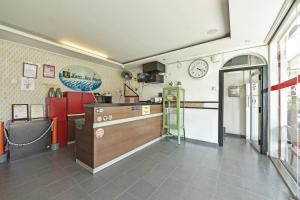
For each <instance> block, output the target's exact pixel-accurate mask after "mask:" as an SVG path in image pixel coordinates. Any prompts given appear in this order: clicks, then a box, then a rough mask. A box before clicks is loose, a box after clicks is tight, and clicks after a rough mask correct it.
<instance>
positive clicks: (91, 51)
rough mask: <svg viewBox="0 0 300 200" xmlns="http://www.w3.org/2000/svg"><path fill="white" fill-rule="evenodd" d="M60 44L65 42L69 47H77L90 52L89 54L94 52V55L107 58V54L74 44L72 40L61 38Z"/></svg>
mask: <svg viewBox="0 0 300 200" xmlns="http://www.w3.org/2000/svg"><path fill="white" fill-rule="evenodd" d="M61 43H62V44H65V45H67V46H70V47H73V48H75V49H78V50H81V51H85V52H87V53H91V54H94V55H96V56H101V57H103V58H108V56H107V55H106V54H103V53H101V52H99V51H95V50H92V49H89V48H86V47H83V46H80V45H78V44H74V43H73V42H69V41H66V40H63V41H61Z"/></svg>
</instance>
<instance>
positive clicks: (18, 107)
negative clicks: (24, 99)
mask: <svg viewBox="0 0 300 200" xmlns="http://www.w3.org/2000/svg"><path fill="white" fill-rule="evenodd" d="M28 119H29V116H28V104H12V121H15V120H28Z"/></svg>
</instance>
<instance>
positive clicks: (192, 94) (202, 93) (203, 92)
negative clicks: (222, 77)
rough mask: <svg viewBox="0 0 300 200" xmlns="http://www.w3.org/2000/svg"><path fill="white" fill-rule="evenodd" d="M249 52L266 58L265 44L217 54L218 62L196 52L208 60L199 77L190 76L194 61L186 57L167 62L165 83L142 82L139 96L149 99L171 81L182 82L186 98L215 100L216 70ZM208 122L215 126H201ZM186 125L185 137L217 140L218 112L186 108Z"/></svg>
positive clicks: (135, 72)
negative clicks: (206, 71) (202, 73)
mask: <svg viewBox="0 0 300 200" xmlns="http://www.w3.org/2000/svg"><path fill="white" fill-rule="evenodd" d="M252 53H253V54H259V55H261V56H263V57H264V58H266V60H267V58H268V47H267V46H261V47H255V48H250V49H243V50H239V51H232V52H224V53H222V54H218V55H216V56H217V57H218V58H219V61H218V62H212V60H211V56H207V57H201V55H199V56H197V58H202V59H204V60H206V61H207V62H208V64H209V71H208V73H207V75H206V76H205V77H203V78H201V79H198V80H195V79H192V78H191V77H190V76H189V74H188V67H189V65H190V64H191V62H192V61H193V60H190V59H188V58H187V60H188V61H182V62H178V63H172V64H167V65H166V79H165V83H164V84H147V85H145V86H144V89H143V92H142V93H141V94H140V99H141V100H148V99H150V98H151V97H154V96H157V95H158V93H159V92H162V89H163V88H164V87H165V86H167V85H168V83H169V82H170V81H173V82H176V81H181V82H182V85H183V86H182V87H184V88H185V90H186V101H218V98H219V96H218V95H219V92H218V84H219V70H220V69H221V67H222V66H223V65H224V63H225V62H226V61H228V60H229V59H231V58H233V57H235V56H238V55H242V54H252ZM195 59H196V58H195ZM128 69H129V70H130V71H131V72H133V76H134V77H136V75H137V73H138V72H141V71H142V68H141V67H139V68H131V69H130V68H128ZM131 85H132V87H133V88H137V89H138V88H139V89H140V91H142V89H141V88H142V87H141V85H139V84H138V83H137V82H136V81H134V80H133V81H131ZM200 116H201V117H200ZM188 119H192V120H193V123H189V122H187V121H188ZM210 122H211V123H210ZM208 124H210V126H213V127H214V128H209V127H208V128H207V129H206V128H205V129H204V128H202V127H207V126H208ZM185 126H186V129H187V133H186V136H187V137H188V138H194V139H198V140H203V141H207V142H212V143H218V128H217V127H218V115H216V113H215V110H204V109H197V110H195V111H186V124H185Z"/></svg>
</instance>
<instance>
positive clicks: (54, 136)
mask: <svg viewBox="0 0 300 200" xmlns="http://www.w3.org/2000/svg"><path fill="white" fill-rule="evenodd" d="M52 122H53V124H52V137H51V150H52V151H55V150H58V149H59V143H58V142H57V117H54V118H53V119H52Z"/></svg>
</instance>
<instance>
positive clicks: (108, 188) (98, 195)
mask: <svg viewBox="0 0 300 200" xmlns="http://www.w3.org/2000/svg"><path fill="white" fill-rule="evenodd" d="M123 192H124V190H123V188H122V187H120V186H118V185H116V184H115V183H113V182H109V183H108V184H106V185H104V186H103V187H101V188H99V189H98V190H96V191H95V192H93V193H91V194H90V195H91V196H92V198H93V199H94V200H114V199H116V198H117V197H118V196H119V195H121V194H122V193H123Z"/></svg>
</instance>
